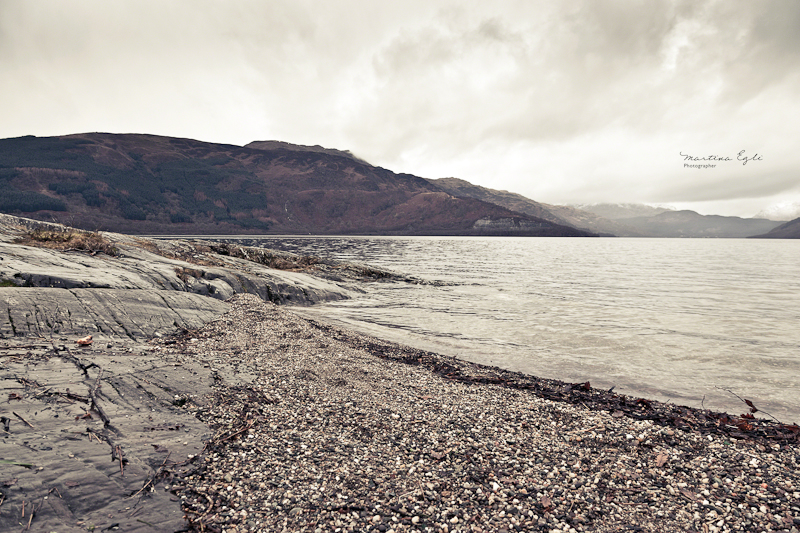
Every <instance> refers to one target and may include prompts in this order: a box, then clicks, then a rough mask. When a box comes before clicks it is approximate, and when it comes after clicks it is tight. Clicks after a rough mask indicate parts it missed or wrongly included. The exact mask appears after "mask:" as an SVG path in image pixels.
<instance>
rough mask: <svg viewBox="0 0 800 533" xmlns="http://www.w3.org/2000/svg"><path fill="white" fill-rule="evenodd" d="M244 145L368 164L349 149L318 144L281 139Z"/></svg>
mask: <svg viewBox="0 0 800 533" xmlns="http://www.w3.org/2000/svg"><path fill="white" fill-rule="evenodd" d="M244 147H245V148H255V149H256V150H276V149H279V148H283V149H285V150H292V151H294V152H317V153H320V154H328V155H334V156H342V157H348V158H350V159H352V160H353V161H358V162H359V163H364V164H369V163H367V162H366V161H364V160H363V159H359V158H357V157H356V156H354V155H353V153H352V152H350V150H336V149H334V148H323V147H322V146H320V145H318V144H317V145H315V146H305V145H302V144H291V143H287V142H283V141H253V142H251V143H248V144H245V145H244Z"/></svg>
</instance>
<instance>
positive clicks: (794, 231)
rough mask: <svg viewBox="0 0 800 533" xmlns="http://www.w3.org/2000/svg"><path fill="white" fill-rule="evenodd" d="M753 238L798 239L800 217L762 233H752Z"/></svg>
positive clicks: (799, 237) (799, 236) (799, 234)
mask: <svg viewBox="0 0 800 533" xmlns="http://www.w3.org/2000/svg"><path fill="white" fill-rule="evenodd" d="M752 238H753V239H800V218H796V219H794V220H790V221H789V222H787V223H785V224H781V225H780V226H778V227H777V228H773V229H772V230H770V231H769V232H768V233H765V234H763V235H754V236H753V237H752Z"/></svg>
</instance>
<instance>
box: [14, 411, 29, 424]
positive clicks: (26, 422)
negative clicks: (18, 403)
mask: <svg viewBox="0 0 800 533" xmlns="http://www.w3.org/2000/svg"><path fill="white" fill-rule="evenodd" d="M11 414H13V415H14V416H16V417H17V418H19V419H20V420H22V421H23V422H25V425H26V426H28V427H30V428H32V427H33V425H32V424H31V423H30V422H28V421H27V420H25V419H24V418H22V417H21V416H19V415H18V414H17V413H15V412H14V411H11Z"/></svg>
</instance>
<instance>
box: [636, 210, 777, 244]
mask: <svg viewBox="0 0 800 533" xmlns="http://www.w3.org/2000/svg"><path fill="white" fill-rule="evenodd" d="M624 222H625V224H626V225H628V226H631V227H633V228H636V229H637V230H640V231H642V232H645V233H648V234H650V235H652V236H654V237H727V238H736V237H739V238H741V237H749V236H751V235H757V234H761V233H765V232H768V231H770V230H771V229H773V228H774V227H776V226H777V225H779V224H780V223H779V222H773V221H771V220H766V219H763V218H740V217H724V216H719V215H701V214H699V213H696V212H695V211H688V210H685V211H664V212H662V213H660V214H658V215H655V216H647V217H631V218H626V219H625V220H624Z"/></svg>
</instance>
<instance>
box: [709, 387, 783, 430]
mask: <svg viewBox="0 0 800 533" xmlns="http://www.w3.org/2000/svg"><path fill="white" fill-rule="evenodd" d="M714 388H716V389H720V390H724V391H725V392H728V393H730V394H733V395H734V396H736V397H737V398H739V399H740V400H742V401H743V402H744V403H745V404H746V405H748V406H749V407H750V412H751V413H764V414H765V415H767V416H768V417H770V418H771V419H773V420H774V421H775V422H777V423H778V424H783V422H781V421H780V420H778V419H777V418H775V417H774V416H772V415H771V414H769V413H768V412H766V411H762V410H761V409H758V408H756V406H755V405H753V402H751V401H750V400H745V399H744V398H742V397H741V396H739V395H738V394H736V393H735V392H733V391H732V390H730V389H723V388H722V387H714Z"/></svg>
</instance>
